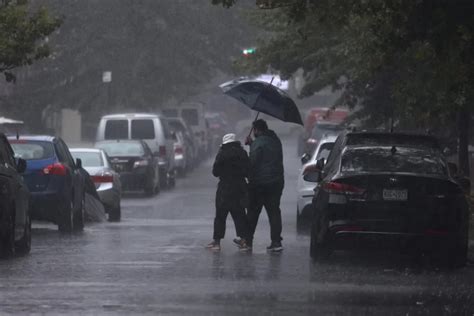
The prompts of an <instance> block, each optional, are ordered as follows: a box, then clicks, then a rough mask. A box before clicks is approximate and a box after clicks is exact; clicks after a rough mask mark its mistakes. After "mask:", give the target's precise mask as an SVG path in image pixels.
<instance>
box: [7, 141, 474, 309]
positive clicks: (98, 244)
mask: <svg viewBox="0 0 474 316" xmlns="http://www.w3.org/2000/svg"><path fill="white" fill-rule="evenodd" d="M285 147H286V156H285V160H286V161H285V166H286V182H287V185H286V188H285V192H284V196H283V200H282V211H283V225H284V232H283V238H284V241H283V245H284V247H285V250H284V251H283V253H281V254H268V253H266V251H265V247H266V246H267V245H268V244H269V226H268V220H267V218H266V216H265V215H264V213H262V215H263V216H262V217H261V219H260V223H259V227H258V232H257V235H256V240H255V244H254V251H253V253H251V254H246V253H239V252H238V251H237V249H236V248H235V247H234V246H233V245H232V242H231V240H232V238H233V237H234V235H235V231H234V227H233V223H232V222H231V221H230V219H229V221H228V225H227V228H228V230H227V236H226V239H225V240H224V241H223V243H222V245H223V249H222V251H221V252H220V253H212V252H210V251H207V250H206V249H204V246H205V244H206V243H207V242H209V241H210V238H211V236H212V221H213V216H214V208H213V199H214V192H215V186H216V180H215V179H213V178H212V176H211V175H210V166H211V161H209V162H206V163H204V164H203V165H201V166H200V167H199V168H198V169H197V170H195V171H194V172H193V173H192V174H190V175H189V176H188V177H187V178H186V179H182V180H180V181H179V182H178V184H177V187H176V188H175V189H174V190H172V191H167V192H162V193H161V194H160V195H158V196H157V197H154V198H143V197H140V196H129V197H127V198H126V199H124V201H123V215H122V217H123V221H122V222H121V223H100V224H92V225H89V226H88V227H87V228H86V230H85V231H84V232H83V233H81V234H75V235H62V234H59V233H58V232H57V230H56V228H55V226H53V225H49V224H43V223H41V224H38V223H35V224H34V231H33V238H34V239H33V248H32V251H31V253H30V254H29V255H27V256H23V257H15V258H10V259H7V260H2V261H0V314H2V315H3V314H9V313H11V314H66V313H67V314H81V315H87V314H190V315H197V314H205V315H223V314H236V315H237V314H239V315H241V314H242V313H243V314H250V315H256V314H259V315H260V314H270V315H273V314H286V315H298V314H313V315H321V314H323V315H326V314H327V315H381V314H382V313H383V314H385V315H425V314H428V315H439V314H446V315H474V267H472V266H470V267H466V268H463V269H459V270H454V271H451V270H443V269H439V268H437V267H435V266H432V265H431V264H430V263H429V262H428V263H426V262H425V263H424V264H423V265H421V266H420V265H419V264H418V263H414V262H413V260H411V258H410V257H406V256H404V255H400V254H398V253H397V252H386V253H376V254H370V253H366V252H340V253H336V254H335V255H334V256H333V258H332V260H331V261H330V262H328V263H324V264H313V263H311V261H310V259H309V250H308V246H309V237H308V236H307V235H304V234H302V235H300V234H297V232H296V223H295V205H296V200H295V198H296V196H295V187H296V174H297V172H296V170H297V168H298V166H299V162H298V158H297V157H296V156H295V152H296V150H295V148H294V146H292V145H291V143H290V142H285Z"/></svg>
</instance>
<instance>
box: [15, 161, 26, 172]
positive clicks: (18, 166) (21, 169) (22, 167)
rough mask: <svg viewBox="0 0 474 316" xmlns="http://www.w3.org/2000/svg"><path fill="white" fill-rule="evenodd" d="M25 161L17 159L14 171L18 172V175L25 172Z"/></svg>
mask: <svg viewBox="0 0 474 316" xmlns="http://www.w3.org/2000/svg"><path fill="white" fill-rule="evenodd" d="M26 165H27V163H26V160H25V159H22V158H18V161H17V163H16V170H17V171H18V173H23V172H25V171H26Z"/></svg>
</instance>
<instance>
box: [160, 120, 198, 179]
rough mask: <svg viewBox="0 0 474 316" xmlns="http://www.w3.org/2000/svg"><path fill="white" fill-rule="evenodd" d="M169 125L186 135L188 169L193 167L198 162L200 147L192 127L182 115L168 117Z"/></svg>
mask: <svg viewBox="0 0 474 316" xmlns="http://www.w3.org/2000/svg"><path fill="white" fill-rule="evenodd" d="M167 121H168V125H169V126H170V129H171V131H173V132H175V133H178V132H180V133H182V135H183V137H184V146H185V151H186V153H187V169H188V170H187V171H189V170H190V169H193V168H194V167H195V166H196V165H197V163H198V156H199V152H198V150H199V148H198V145H197V144H196V140H195V138H194V133H193V131H192V129H191V128H190V127H189V126H188V124H186V122H185V121H184V120H183V119H182V118H180V117H167Z"/></svg>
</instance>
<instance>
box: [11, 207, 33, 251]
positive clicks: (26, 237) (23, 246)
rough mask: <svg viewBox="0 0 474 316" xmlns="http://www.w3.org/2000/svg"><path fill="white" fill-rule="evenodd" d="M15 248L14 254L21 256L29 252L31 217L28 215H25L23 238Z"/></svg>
mask: <svg viewBox="0 0 474 316" xmlns="http://www.w3.org/2000/svg"><path fill="white" fill-rule="evenodd" d="M15 248H16V249H15V250H16V252H18V253H21V254H27V253H29V252H30V250H31V217H30V214H29V213H26V219H25V229H24V232H23V237H21V239H20V240H19V241H18V242H17V243H16V245H15Z"/></svg>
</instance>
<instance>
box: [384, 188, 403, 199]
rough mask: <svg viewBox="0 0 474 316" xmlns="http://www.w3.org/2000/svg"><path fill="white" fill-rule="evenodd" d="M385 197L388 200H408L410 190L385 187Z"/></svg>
mask: <svg viewBox="0 0 474 316" xmlns="http://www.w3.org/2000/svg"><path fill="white" fill-rule="evenodd" d="M383 199H384V200H386V201H406V200H408V191H407V190H388V189H384V190H383Z"/></svg>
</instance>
